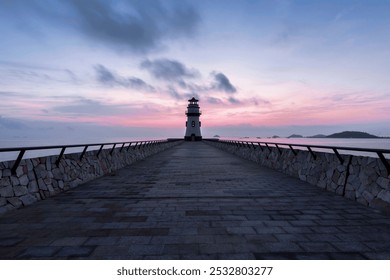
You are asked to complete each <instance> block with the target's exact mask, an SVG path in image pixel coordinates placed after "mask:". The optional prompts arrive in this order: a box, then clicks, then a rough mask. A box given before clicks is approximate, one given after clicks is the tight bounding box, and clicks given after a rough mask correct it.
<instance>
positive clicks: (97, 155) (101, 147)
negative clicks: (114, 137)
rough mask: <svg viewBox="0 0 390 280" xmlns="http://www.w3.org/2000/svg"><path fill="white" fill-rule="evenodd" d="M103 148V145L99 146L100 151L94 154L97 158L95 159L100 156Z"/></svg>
mask: <svg viewBox="0 0 390 280" xmlns="http://www.w3.org/2000/svg"><path fill="white" fill-rule="evenodd" d="M103 146H104V144H102V145H100V149H99V151H98V153H97V154H96V157H97V158H99V155H100V153H101V152H102V150H103Z"/></svg>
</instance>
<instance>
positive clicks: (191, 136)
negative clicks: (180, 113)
mask: <svg viewBox="0 0 390 280" xmlns="http://www.w3.org/2000/svg"><path fill="white" fill-rule="evenodd" d="M198 101H199V100H197V99H195V97H192V98H191V99H190V100H188V102H189V103H188V106H187V111H186V116H187V122H186V134H185V136H184V140H186V141H200V140H202V135H201V134H200V126H201V123H200V120H199V117H200V115H201V114H202V112H201V111H200V110H199V109H200V108H199V105H198Z"/></svg>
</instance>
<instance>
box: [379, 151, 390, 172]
mask: <svg viewBox="0 0 390 280" xmlns="http://www.w3.org/2000/svg"><path fill="white" fill-rule="evenodd" d="M377 154H378V156H379V158H380V160H381V161H382V163H383V165H384V166H385V167H386V170H387V175H389V174H390V165H389V162H388V161H387V159H386V158H385V156H384V155H383V153H381V152H377Z"/></svg>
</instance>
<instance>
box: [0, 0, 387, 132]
mask: <svg viewBox="0 0 390 280" xmlns="http://www.w3.org/2000/svg"><path fill="white" fill-rule="evenodd" d="M389 14H390V1H387V0H385V1H379V0H370V1H368V0H356V1H343V0H337V1H336V0H335V1H332V0H326V1H325V0H324V1H320V0H318V1H309V0H307V1H298V0H296V1H293V0H257V1H256V0H241V1H234V0H223V1H222V0H207V1H206V0H199V1H195V0H194V1H190V0H188V1H178V0H176V1H174V0H164V1H157V0H128V1H127V0H118V1H102V0H0V34H1V37H0V134H1V137H0V138H2V139H3V138H7V137H8V138H12V137H27V138H28V137H31V138H33V137H48V136H50V135H51V136H53V135H62V136H61V137H68V138H72V137H76V136H77V137H80V136H83V135H84V136H93V137H103V136H120V137H126V136H129V137H150V136H156V137H182V136H183V135H184V131H185V128H184V124H185V121H186V119H185V115H184V111H185V110H186V106H187V100H188V99H189V98H191V97H192V96H195V97H197V98H199V100H200V102H199V103H200V106H201V110H202V112H203V115H202V116H201V120H202V129H203V134H204V136H213V135H214V134H219V135H221V136H263V137H266V136H272V135H275V134H277V135H281V136H288V135H290V134H292V133H299V134H303V135H314V134H319V133H322V134H330V133H334V132H339V131H343V130H360V131H366V132H369V133H374V134H377V135H381V136H389V135H390V113H389V112H390V81H389V79H390V77H389V73H390V17H389Z"/></svg>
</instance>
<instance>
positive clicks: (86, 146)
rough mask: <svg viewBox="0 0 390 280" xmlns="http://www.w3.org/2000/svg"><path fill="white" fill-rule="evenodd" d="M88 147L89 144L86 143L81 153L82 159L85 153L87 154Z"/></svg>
mask: <svg viewBox="0 0 390 280" xmlns="http://www.w3.org/2000/svg"><path fill="white" fill-rule="evenodd" d="M87 149H88V145H85V147H84V150H83V152H82V153H81V155H80V160H82V159H83V157H84V154H85V152H86V151H87Z"/></svg>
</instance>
